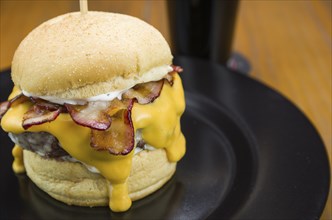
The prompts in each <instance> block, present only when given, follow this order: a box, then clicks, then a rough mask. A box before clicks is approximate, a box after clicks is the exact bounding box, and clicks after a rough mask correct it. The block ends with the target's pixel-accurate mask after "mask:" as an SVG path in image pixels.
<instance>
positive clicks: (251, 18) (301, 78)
mask: <svg viewBox="0 0 332 220" xmlns="http://www.w3.org/2000/svg"><path fill="white" fill-rule="evenodd" d="M331 7H332V6H331V0H293V1H291V0H280V1H277V0H275V1H273V0H271V1H268V0H266V1H255V0H242V1H240V2H239V4H238V9H237V16H236V20H235V29H234V35H233V36H234V38H233V43H232V45H231V49H232V51H235V52H238V53H240V54H242V55H243V56H244V57H245V58H246V59H247V60H248V61H249V63H250V66H251V69H250V72H249V76H250V77H252V78H255V79H257V80H259V81H261V82H263V83H265V84H267V85H268V86H270V87H272V88H274V89H276V90H277V91H279V92H280V93H281V94H283V95H284V96H286V97H287V98H288V99H290V100H291V101H292V102H293V103H294V104H295V105H297V106H298V107H299V108H300V109H301V110H302V111H303V112H304V113H305V114H306V115H307V117H308V118H309V120H310V121H311V122H312V123H313V124H314V126H315V127H316V128H317V130H318V132H319V133H320V135H321V137H322V139H323V141H324V143H325V146H326V148H327V150H328V154H329V157H330V161H331V158H332V157H331V154H332V149H331V148H332V130H331V123H332V110H331V108H332V101H331V100H332V97H331V94H332V89H331V88H332V76H331V75H332V64H331V62H332V55H331V53H332V52H331V51H332V43H331V39H332V33H331V32H332V31H331V21H332V8H331ZM78 10H79V3H78V0H73V1H69V0H67V1H62V0H57V1H51V0H49V1H45V0H44V1H37V0H35V1H29V0H22V1H17V0H16V1H15V0H1V11H0V14H1V17H0V21H1V29H0V52H1V53H0V70H1V71H3V70H6V69H8V68H10V65H11V60H12V57H13V54H14V52H15V49H16V48H17V46H18V45H19V43H20V41H21V40H22V39H23V38H24V37H25V36H26V35H27V34H28V33H29V32H30V31H31V30H32V29H33V28H35V27H36V26H38V25H39V24H40V23H41V22H43V21H45V20H48V19H50V18H52V17H55V16H57V15H60V14H63V13H66V12H71V11H78ZM89 10H97V11H108V12H118V13H125V14H129V15H133V16H136V17H139V18H141V19H143V20H145V21H147V22H148V23H150V24H152V25H153V26H154V27H156V28H157V29H159V31H160V32H161V33H162V34H163V35H164V37H165V38H166V40H167V41H168V42H169V43H170V44H171V34H170V29H169V14H168V8H167V3H166V1H158V0H154V1H150V0H134V1H130V0H126V1H114V0H112V1H105V0H104V1H98V0H90V1H89ZM171 45H172V44H171ZM304 138H305V137H304ZM317 181H319V180H317ZM331 209H332V201H331V196H330V198H329V201H328V203H327V206H326V208H325V210H324V213H323V215H322V217H321V219H332V211H331Z"/></svg>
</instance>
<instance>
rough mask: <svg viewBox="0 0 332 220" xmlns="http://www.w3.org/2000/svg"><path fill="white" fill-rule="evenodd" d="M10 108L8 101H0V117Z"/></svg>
mask: <svg viewBox="0 0 332 220" xmlns="http://www.w3.org/2000/svg"><path fill="white" fill-rule="evenodd" d="M9 108H10V102H9V101H5V102H1V103H0V119H2V117H3V116H4V115H5V114H6V112H7V111H8V109H9Z"/></svg>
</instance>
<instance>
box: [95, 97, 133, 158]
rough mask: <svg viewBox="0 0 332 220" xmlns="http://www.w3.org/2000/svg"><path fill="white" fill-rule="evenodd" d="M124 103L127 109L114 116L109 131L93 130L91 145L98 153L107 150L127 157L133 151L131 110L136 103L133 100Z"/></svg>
mask: <svg viewBox="0 0 332 220" xmlns="http://www.w3.org/2000/svg"><path fill="white" fill-rule="evenodd" d="M123 103H125V104H126V108H125V109H119V110H118V111H117V112H116V113H115V114H114V115H113V116H112V124H111V126H110V128H109V129H107V130H105V131H98V130H93V129H92V130H91V143H90V145H91V146H92V147H93V148H94V149H96V150H98V151H105V150H107V151H108V152H109V153H111V154H115V155H126V154H128V153H130V152H131V151H132V150H133V148H134V144H135V140H134V127H133V123H132V120H131V109H132V107H133V103H134V101H133V99H131V100H125V101H123ZM110 108H112V107H110ZM110 111H112V110H110Z"/></svg>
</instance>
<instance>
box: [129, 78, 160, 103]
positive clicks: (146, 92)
mask: <svg viewBox="0 0 332 220" xmlns="http://www.w3.org/2000/svg"><path fill="white" fill-rule="evenodd" d="M163 85H164V80H159V81H155V82H147V83H141V84H138V85H136V86H134V87H133V88H131V89H129V90H128V91H126V92H125V93H124V94H123V95H122V97H123V98H124V99H133V98H135V99H137V102H138V103H139V104H148V103H151V102H153V101H154V100H155V99H156V98H158V97H159V95H160V92H161V90H162V88H163Z"/></svg>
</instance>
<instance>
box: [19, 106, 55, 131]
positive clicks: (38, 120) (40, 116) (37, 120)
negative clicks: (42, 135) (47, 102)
mask: <svg viewBox="0 0 332 220" xmlns="http://www.w3.org/2000/svg"><path fill="white" fill-rule="evenodd" d="M60 112H61V109H60V108H59V109H57V110H55V111H49V110H47V109H42V108H39V107H38V106H37V105H33V106H32V107H31V108H30V109H29V110H28V111H27V112H26V113H25V114H24V115H23V122H22V127H23V128H24V129H28V128H29V127H31V126H33V125H40V124H43V123H45V122H51V121H54V120H55V119H56V118H57V117H58V116H59V114H60Z"/></svg>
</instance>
